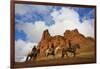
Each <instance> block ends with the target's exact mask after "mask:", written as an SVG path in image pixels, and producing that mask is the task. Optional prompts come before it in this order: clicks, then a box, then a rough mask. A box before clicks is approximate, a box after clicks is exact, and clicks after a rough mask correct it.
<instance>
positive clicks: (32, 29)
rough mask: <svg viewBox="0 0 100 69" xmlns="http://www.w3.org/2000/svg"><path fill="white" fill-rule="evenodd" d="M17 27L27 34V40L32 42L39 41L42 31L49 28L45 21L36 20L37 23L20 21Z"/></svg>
mask: <svg viewBox="0 0 100 69" xmlns="http://www.w3.org/2000/svg"><path fill="white" fill-rule="evenodd" d="M15 27H16V29H17V30H18V31H23V32H24V33H25V34H27V40H28V41H31V42H36V43H37V42H39V40H40V38H41V36H42V32H43V31H44V30H45V29H47V26H46V25H45V24H44V22H43V21H36V22H35V24H33V23H19V24H16V26H15Z"/></svg>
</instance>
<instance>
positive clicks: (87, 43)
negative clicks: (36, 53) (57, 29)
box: [38, 29, 95, 54]
mask: <svg viewBox="0 0 100 69" xmlns="http://www.w3.org/2000/svg"><path fill="white" fill-rule="evenodd" d="M69 40H70V41H71V44H79V45H80V47H81V49H80V51H81V52H87V51H94V48H95V47H94V46H95V40H94V39H93V38H91V37H85V36H84V35H82V34H81V33H79V32H78V30H77V29H74V30H66V31H65V32H64V36H61V35H56V36H51V35H50V33H49V31H48V30H45V31H44V32H43V34H42V38H41V40H40V42H39V44H38V47H39V48H40V52H41V54H43V53H44V51H45V50H46V49H47V48H48V47H50V46H51V44H54V47H57V46H60V47H61V48H62V47H65V46H66V47H67V46H68V45H69V44H68V41H69Z"/></svg>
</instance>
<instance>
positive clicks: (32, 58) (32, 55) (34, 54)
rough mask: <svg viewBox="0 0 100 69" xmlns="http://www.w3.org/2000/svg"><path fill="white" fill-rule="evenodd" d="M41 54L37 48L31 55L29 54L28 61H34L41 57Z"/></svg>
mask: <svg viewBox="0 0 100 69" xmlns="http://www.w3.org/2000/svg"><path fill="white" fill-rule="evenodd" d="M39 53H40V50H39V49H37V48H36V50H33V49H32V51H31V53H29V54H28V55H27V58H26V61H30V60H32V61H34V60H35V59H36V58H37V56H38V55H39Z"/></svg>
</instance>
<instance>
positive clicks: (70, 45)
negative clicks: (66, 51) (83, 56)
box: [69, 40, 71, 48]
mask: <svg viewBox="0 0 100 69" xmlns="http://www.w3.org/2000/svg"><path fill="white" fill-rule="evenodd" d="M69 48H71V40H69Z"/></svg>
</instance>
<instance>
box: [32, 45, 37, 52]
mask: <svg viewBox="0 0 100 69" xmlns="http://www.w3.org/2000/svg"><path fill="white" fill-rule="evenodd" d="M36 51H37V48H36V45H35V46H34V47H33V49H32V53H35V52H36Z"/></svg>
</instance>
